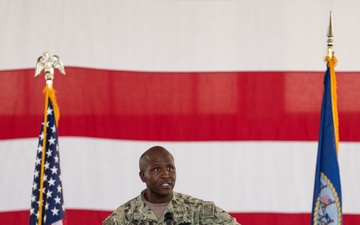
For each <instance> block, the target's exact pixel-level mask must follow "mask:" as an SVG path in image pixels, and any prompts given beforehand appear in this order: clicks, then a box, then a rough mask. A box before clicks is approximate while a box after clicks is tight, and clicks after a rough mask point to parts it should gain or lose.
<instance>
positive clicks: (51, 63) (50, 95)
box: [35, 52, 65, 225]
mask: <svg viewBox="0 0 360 225" xmlns="http://www.w3.org/2000/svg"><path fill="white" fill-rule="evenodd" d="M54 68H57V69H59V70H60V72H61V73H63V74H64V75H65V69H64V65H63V63H62V61H61V60H60V58H59V57H58V56H56V55H54V56H53V57H51V56H50V55H49V54H48V53H47V52H44V53H43V56H40V57H39V58H38V60H37V63H36V68H35V77H36V76H38V75H39V74H40V73H41V71H42V70H44V72H45V80H46V86H45V88H44V90H43V92H44V93H45V107H44V119H43V121H44V124H43V132H42V134H43V140H42V153H41V170H40V188H39V217H38V225H42V224H43V198H44V197H43V196H44V193H43V189H44V173H45V151H46V140H47V138H46V137H47V123H48V120H47V118H48V107H49V99H51V100H52V102H53V107H54V115H55V118H56V125H57V124H58V119H59V108H58V106H57V104H56V98H55V90H54V89H53V88H52V87H53V80H54Z"/></svg>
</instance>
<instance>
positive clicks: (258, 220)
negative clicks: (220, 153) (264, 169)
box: [0, 210, 360, 225]
mask: <svg viewBox="0 0 360 225" xmlns="http://www.w3.org/2000/svg"><path fill="white" fill-rule="evenodd" d="M110 213H111V212H110V211H96V210H66V222H67V225H79V224H86V225H99V224H101V223H102V221H103V220H104V219H105V218H106V217H107V216H108V215H110ZM230 214H231V215H232V216H233V217H235V218H236V220H237V221H238V222H239V223H240V224H243V225H247V224H271V225H282V224H291V225H303V224H309V223H310V218H311V217H310V213H230ZM343 219H344V223H343V224H360V215H352V214H345V215H344V218H343ZM0 221H1V224H2V225H13V224H28V221H29V211H16V212H1V213H0Z"/></svg>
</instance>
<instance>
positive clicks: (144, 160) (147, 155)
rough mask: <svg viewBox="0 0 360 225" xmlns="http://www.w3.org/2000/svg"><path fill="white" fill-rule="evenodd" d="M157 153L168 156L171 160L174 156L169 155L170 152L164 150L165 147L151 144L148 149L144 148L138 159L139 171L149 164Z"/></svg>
mask: <svg viewBox="0 0 360 225" xmlns="http://www.w3.org/2000/svg"><path fill="white" fill-rule="evenodd" d="M159 155H161V156H166V155H168V156H170V157H171V158H172V159H173V160H174V157H173V156H172V155H171V153H170V152H169V151H168V150H166V148H164V147H162V146H153V147H151V148H149V149H148V150H146V151H145V152H144V153H143V154H142V155H141V156H140V159H139V169H140V172H141V171H144V170H145V168H146V167H147V166H148V165H149V162H151V161H152V159H153V158H155V157H158V156H159Z"/></svg>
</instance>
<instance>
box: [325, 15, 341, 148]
mask: <svg viewBox="0 0 360 225" xmlns="http://www.w3.org/2000/svg"><path fill="white" fill-rule="evenodd" d="M327 36H328V40H327V47H328V49H327V51H328V55H327V57H326V61H327V63H328V67H329V69H330V80H331V82H330V85H331V96H332V98H331V99H332V112H333V121H334V132H335V146H336V154H338V146H339V118H338V110H337V91H336V74H335V66H336V63H337V59H336V57H335V54H334V49H333V47H334V29H333V18H332V12H331V11H330V22H329V28H328V34H327Z"/></svg>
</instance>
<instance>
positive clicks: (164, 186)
mask: <svg viewBox="0 0 360 225" xmlns="http://www.w3.org/2000/svg"><path fill="white" fill-rule="evenodd" d="M160 186H161V187H162V188H170V187H172V184H171V183H162V184H161V185H160Z"/></svg>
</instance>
